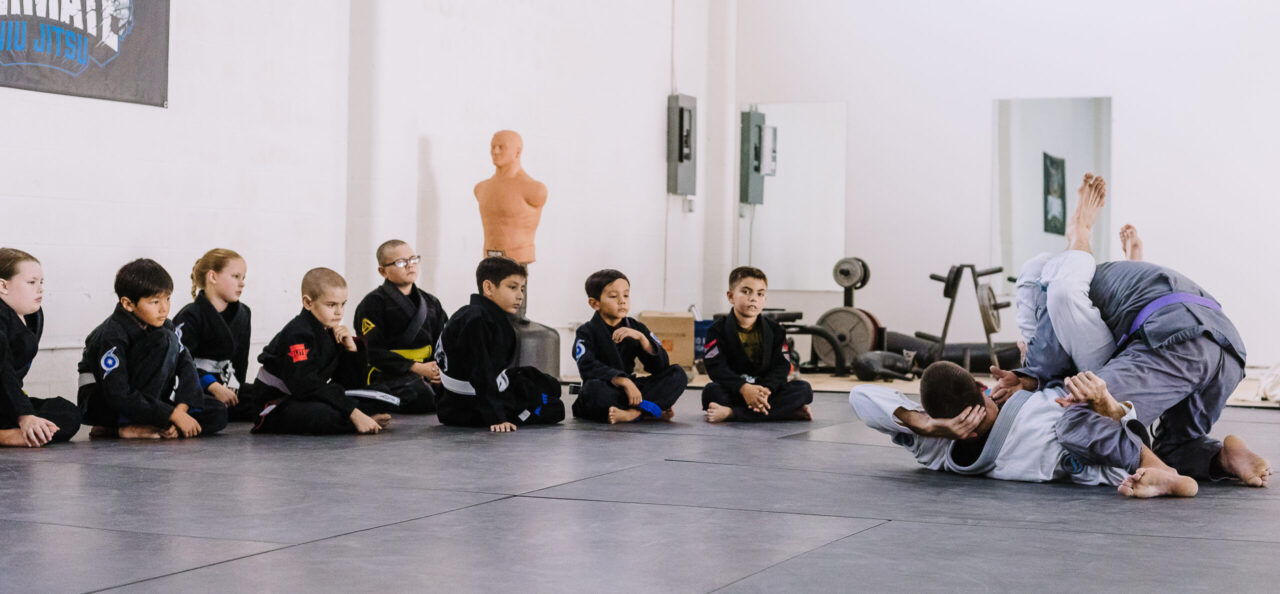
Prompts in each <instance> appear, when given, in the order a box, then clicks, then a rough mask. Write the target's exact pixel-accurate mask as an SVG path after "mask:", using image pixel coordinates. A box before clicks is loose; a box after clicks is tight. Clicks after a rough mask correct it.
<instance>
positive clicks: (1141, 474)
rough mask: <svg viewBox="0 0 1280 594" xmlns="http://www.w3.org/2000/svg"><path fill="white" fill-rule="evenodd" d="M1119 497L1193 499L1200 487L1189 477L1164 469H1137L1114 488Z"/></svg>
mask: <svg viewBox="0 0 1280 594" xmlns="http://www.w3.org/2000/svg"><path fill="white" fill-rule="evenodd" d="M1116 491H1119V492H1120V494H1121V495H1124V496H1125V497H1134V498H1137V499H1147V498H1150V497H1164V496H1166V495H1172V496H1174V497H1195V496H1196V493H1198V492H1199V491H1200V485H1199V484H1197V483H1196V481H1195V479H1193V478H1191V477H1189V476H1182V475H1180V474H1178V473H1177V472H1174V471H1172V470H1168V469H1164V468H1139V469H1138V471H1137V472H1135V473H1133V474H1131V475H1129V478H1127V479H1124V481H1123V482H1121V483H1120V486H1119V487H1116Z"/></svg>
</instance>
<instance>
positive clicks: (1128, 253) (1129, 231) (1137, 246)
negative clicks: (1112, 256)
mask: <svg viewBox="0 0 1280 594" xmlns="http://www.w3.org/2000/svg"><path fill="white" fill-rule="evenodd" d="M1120 245H1122V246H1124V257H1125V258H1128V259H1129V260H1132V261H1134V262H1141V261H1142V238H1141V237H1138V228H1137V227H1134V226H1133V225H1125V226H1123V227H1121V228H1120Z"/></svg>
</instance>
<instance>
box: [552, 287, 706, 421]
mask: <svg viewBox="0 0 1280 594" xmlns="http://www.w3.org/2000/svg"><path fill="white" fill-rule="evenodd" d="M586 289H587V304H588V305H590V306H591V309H594V310H596V313H595V315H594V316H592V317H591V321H590V322H587V323H586V324H583V325H581V326H578V331H577V340H575V341H574V343H573V359H574V361H576V362H577V363H578V374H579V375H580V376H582V391H581V392H579V393H578V399H577V400H574V401H573V416H575V417H578V418H580V419H588V420H592V421H599V422H605V421H608V422H609V423H630V422H631V421H635V420H636V419H640V418H646V419H663V420H667V419H670V418H671V417H672V416H673V413H672V412H671V407H672V406H673V405H675V403H676V399H678V398H680V396H681V395H683V394H684V391H685V388H686V387H688V385H689V376H688V375H687V374H685V371H684V369H683V368H682V367H680V366H679V365H672V364H670V361H669V360H668V359H667V352H666V350H664V349H663V348H662V341H660V340H658V338H657V337H656V336H654V335H653V333H652V332H650V331H649V329H648V328H647V327H645V325H644V324H641V323H640V322H639V321H637V320H635V319H632V318H629V317H627V314H628V313H629V312H630V310H631V281H630V280H628V279H627V275H625V274H622V273H621V272H618V271H617V270H611V269H607V270H600V271H598V272H595V273H592V275H591V276H589V277H587V282H586ZM636 359H639V360H640V362H641V363H643V364H644V368H645V371H648V372H649V375H648V376H645V377H636V375H635V373H634V372H635V367H636Z"/></svg>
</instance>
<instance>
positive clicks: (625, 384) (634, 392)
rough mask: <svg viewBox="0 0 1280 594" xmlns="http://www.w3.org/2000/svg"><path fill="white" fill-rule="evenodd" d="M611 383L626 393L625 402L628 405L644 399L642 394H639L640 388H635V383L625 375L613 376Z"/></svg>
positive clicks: (634, 404) (638, 402) (636, 403)
mask: <svg viewBox="0 0 1280 594" xmlns="http://www.w3.org/2000/svg"><path fill="white" fill-rule="evenodd" d="M613 385H615V386H617V387H619V388H622V392H623V393H624V394H626V395H627V403H628V404H629V405H630V406H636V405H638V404H640V401H641V400H644V396H643V395H641V394H640V388H637V387H636V383H635V382H633V381H631V378H629V377H627V376H625V375H620V376H618V377H615V378H613Z"/></svg>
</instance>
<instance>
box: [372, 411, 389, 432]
mask: <svg viewBox="0 0 1280 594" xmlns="http://www.w3.org/2000/svg"><path fill="white" fill-rule="evenodd" d="M369 418H370V419H373V422H375V423H377V424H378V426H379V427H382V428H383V429H386V428H387V426H389V425H391V415H389V414H387V413H381V414H376V415H370V416H369Z"/></svg>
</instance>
